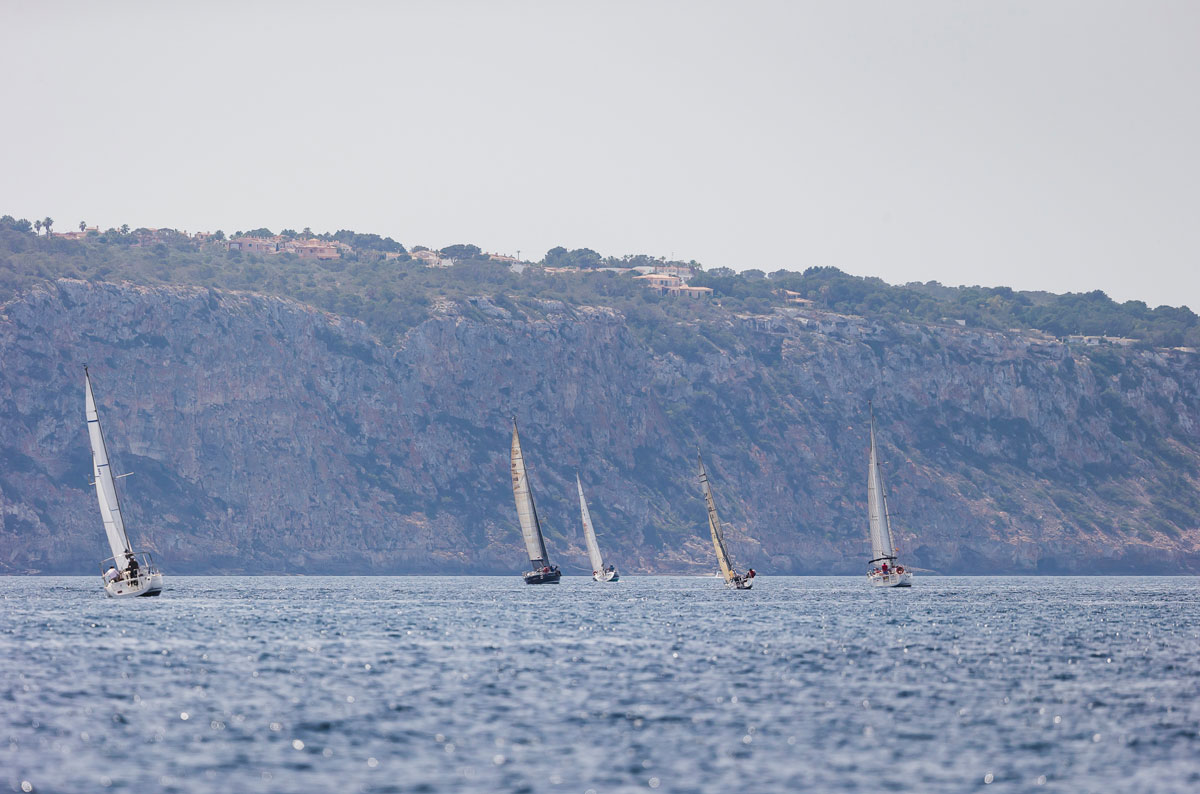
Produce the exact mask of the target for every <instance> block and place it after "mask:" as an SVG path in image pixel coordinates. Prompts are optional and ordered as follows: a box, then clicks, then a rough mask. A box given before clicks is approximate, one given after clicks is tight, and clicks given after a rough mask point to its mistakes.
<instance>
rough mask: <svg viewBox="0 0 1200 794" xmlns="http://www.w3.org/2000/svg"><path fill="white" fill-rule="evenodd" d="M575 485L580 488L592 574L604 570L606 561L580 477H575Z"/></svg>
mask: <svg viewBox="0 0 1200 794" xmlns="http://www.w3.org/2000/svg"><path fill="white" fill-rule="evenodd" d="M575 485H576V486H578V487H579V512H580V513H581V514H582V516H583V539H584V540H585V541H586V542H587V553H588V559H589V560H590V561H591V563H592V573H597V572H600V571H603V570H604V559H603V558H602V557H601V556H600V545H599V544H598V543H596V530H595V528H594V527H593V526H592V516H591V514H590V513H589V512H588V506H587V500H586V499H584V498H583V483H581V482H580V481H579V475H578V474H576V475H575Z"/></svg>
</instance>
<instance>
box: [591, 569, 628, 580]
mask: <svg viewBox="0 0 1200 794" xmlns="http://www.w3.org/2000/svg"><path fill="white" fill-rule="evenodd" d="M620 578H621V574H619V573H617V572H616V571H601V572H597V573H593V574H592V579H594V580H595V581H597V582H616V581H619V580H620Z"/></svg>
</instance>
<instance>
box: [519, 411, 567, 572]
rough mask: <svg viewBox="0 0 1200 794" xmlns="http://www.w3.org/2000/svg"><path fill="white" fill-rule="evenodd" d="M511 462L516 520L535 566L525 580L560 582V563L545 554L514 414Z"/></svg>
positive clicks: (540, 525) (531, 561) (531, 563)
mask: <svg viewBox="0 0 1200 794" xmlns="http://www.w3.org/2000/svg"><path fill="white" fill-rule="evenodd" d="M509 464H510V468H511V470H512V487H513V499H515V500H516V503H517V521H518V522H520V524H521V537H523V538H524V539H525V550H526V551H527V552H529V564H530V566H532V570H529V571H526V572H525V573H524V574H523V576H524V577H525V584H558V580H559V579H560V578H562V572H561V571H559V569H558V566H557V565H551V564H550V555H548V554H546V540H545V538H543V537H542V523H541V521H539V520H538V514H537V507H536V506H535V505H534V504H533V491H532V490H530V487H529V472H528V471H526V470H525V456H524V455H522V454H521V439H520V438H519V437H518V436H517V418H516V417H515V416H514V417H513V432H512V450H511V454H510V456H509Z"/></svg>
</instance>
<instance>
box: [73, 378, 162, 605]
mask: <svg viewBox="0 0 1200 794" xmlns="http://www.w3.org/2000/svg"><path fill="white" fill-rule="evenodd" d="M83 383H84V404H85V407H86V413H87V427H88V438H89V440H90V441H91V443H92V477H93V478H94V481H93V483H92V484H93V485H95V486H96V498H97V500H99V502H100V520H101V521H103V522H104V534H105V535H106V536H108V547H109V549H111V550H112V553H113V556H111V557H109V558H108V559H107V560H105V561H104V562H102V563H100V569H101V570H102V571H103V572H104V573H103V574H102V581H103V582H104V592H105V594H106V595H108V596H109V597H112V598H118V597H124V596H156V595H158V594H159V593H161V592H162V588H163V576H162V572H160V571H159V570H158V568H156V567H155V565H154V560H153V559H151V557H150V554H149V552H144V551H143V552H134V551H133V547H132V546H131V545H130V543H129V535H128V534H127V533H126V532H125V519H124V518H123V517H122V516H121V502H120V500H119V499H118V498H117V482H116V481H117V479H118V478H119V477H127V476H129V475H127V474H122V475H118V477H114V476H113V473H112V468H111V467H110V466H109V461H108V448H107V447H106V446H105V444H104V432H103V431H102V430H101V429H100V415H99V414H98V413H97V412H96V398H95V397H94V396H93V395H92V377H91V375H89V374H88V369H87V367H86V366H85V367H84V368H83Z"/></svg>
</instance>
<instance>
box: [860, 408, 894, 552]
mask: <svg viewBox="0 0 1200 794" xmlns="http://www.w3.org/2000/svg"><path fill="white" fill-rule="evenodd" d="M867 410H868V411H869V412H870V414H871V431H870V432H871V454H870V460H869V462H868V464H867V521H868V523H869V524H870V527H871V557H872V559H871V560H870V562H871V563H876V562H882V561H884V560H887V561H892V560H895V559H896V545H895V543H894V541H893V540H892V517H891V515H889V513H888V506H887V494H886V493H885V492H884V489H883V471H882V469H881V468H880V466H879V453H878V451H877V449H876V446H875V410H874V408H872V407H871V403H870V401H868V402H867Z"/></svg>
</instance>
